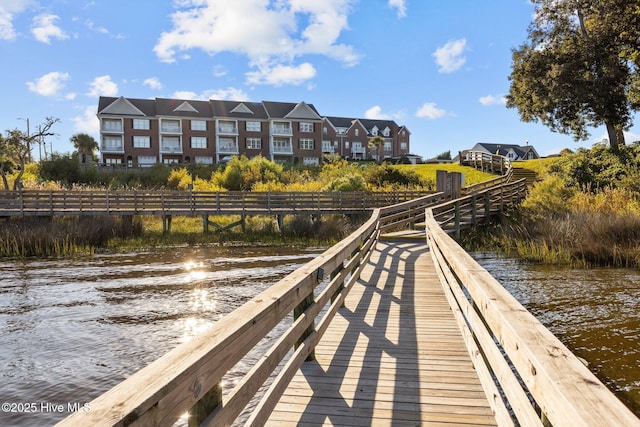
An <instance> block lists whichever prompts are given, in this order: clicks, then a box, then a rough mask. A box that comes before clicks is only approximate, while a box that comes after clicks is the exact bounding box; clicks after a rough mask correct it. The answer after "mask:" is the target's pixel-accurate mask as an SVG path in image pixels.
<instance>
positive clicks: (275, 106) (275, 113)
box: [262, 101, 322, 120]
mask: <svg viewBox="0 0 640 427" xmlns="http://www.w3.org/2000/svg"><path fill="white" fill-rule="evenodd" d="M262 105H264V108H265V110H266V111H267V115H268V116H269V118H270V119H309V120H320V119H321V118H322V117H321V116H320V114H318V111H317V110H316V108H315V107H314V106H313V104H307V103H305V102H304V101H302V102H299V103H297V104H294V103H292V102H272V101H262Z"/></svg>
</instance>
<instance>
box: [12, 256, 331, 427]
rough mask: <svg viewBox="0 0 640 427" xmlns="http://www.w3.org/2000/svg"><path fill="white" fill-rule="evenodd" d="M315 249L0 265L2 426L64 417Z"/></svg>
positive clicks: (303, 260)
mask: <svg viewBox="0 0 640 427" xmlns="http://www.w3.org/2000/svg"><path fill="white" fill-rule="evenodd" d="M321 251H322V249H309V250H300V249H293V248H198V249H191V248H181V249H168V250H162V251H155V252H148V253H135V254H112V255H95V256H92V257H87V258H84V259H45V260H27V261H15V260H14V261H0V271H1V272H2V273H1V274H0V330H1V331H2V334H1V335H0V361H2V364H1V365H0V403H7V404H9V406H7V405H3V407H2V411H0V425H1V426H14V425H15V426H40V425H51V424H53V423H55V422H57V421H58V420H61V419H62V418H64V417H65V416H66V415H68V413H69V411H70V410H72V409H77V408H78V407H81V406H82V405H84V404H85V403H86V402H89V401H91V400H92V399H93V398H95V397H96V396H98V395H100V394H102V393H103V392H104V391H106V390H108V389H110V388H111V387H113V386H114V385H116V384H117V383H119V382H121V381H122V380H124V379H125V378H126V377H128V376H129V375H131V374H132V373H134V372H136V371H137V370H139V369H140V368H142V367H144V366H146V365H148V364H149V363H150V362H152V361H154V360H155V359H157V358H158V357H160V356H161V355H163V354H164V353H166V352H168V351H169V350H171V349H172V348H174V347H175V346H177V345H178V344H180V343H183V342H186V341H188V340H189V339H190V338H192V337H193V336H195V335H196V334H198V333H199V332H201V331H202V330H204V329H205V328H207V327H209V326H211V325H212V324H214V323H215V322H216V321H217V320H218V319H220V317H222V316H223V315H224V314H226V313H228V312H230V311H232V310H233V309H235V308H236V307H238V306H240V305H242V304H243V303H244V302H246V301H247V300H249V299H250V298H252V297H253V296H254V295H257V294H258V293H259V292H261V291H262V290H264V289H266V288H267V287H268V286H269V285H271V284H273V283H275V282H276V281H278V280H279V279H280V278H282V277H284V276H285V275H286V274H288V273H290V272H291V271H293V270H295V269H296V268H298V267H299V266H301V265H303V264H304V263H306V262H308V261H309V260H311V259H312V258H313V257H315V256H316V255H317V254H318V253H320V252H321Z"/></svg>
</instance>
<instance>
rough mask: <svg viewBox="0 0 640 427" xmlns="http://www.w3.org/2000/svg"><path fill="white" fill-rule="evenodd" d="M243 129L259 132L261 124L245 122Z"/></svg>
mask: <svg viewBox="0 0 640 427" xmlns="http://www.w3.org/2000/svg"><path fill="white" fill-rule="evenodd" d="M245 129H246V130H247V132H260V131H261V130H262V126H261V123H260V122H247V124H246V125H245Z"/></svg>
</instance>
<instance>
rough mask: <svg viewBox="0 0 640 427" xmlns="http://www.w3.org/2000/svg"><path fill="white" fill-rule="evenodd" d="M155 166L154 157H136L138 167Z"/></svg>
mask: <svg viewBox="0 0 640 427" xmlns="http://www.w3.org/2000/svg"><path fill="white" fill-rule="evenodd" d="M155 164H156V156H138V166H140V167H145V166H151V165H155Z"/></svg>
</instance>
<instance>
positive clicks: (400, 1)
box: [389, 0, 407, 18]
mask: <svg viewBox="0 0 640 427" xmlns="http://www.w3.org/2000/svg"><path fill="white" fill-rule="evenodd" d="M389 7H395V8H396V9H398V18H404V17H405V16H407V5H406V0H389Z"/></svg>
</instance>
